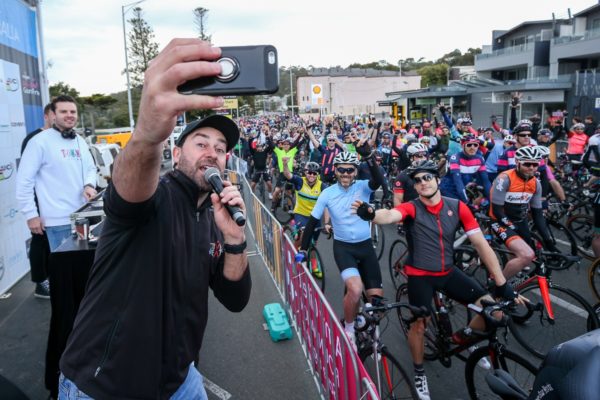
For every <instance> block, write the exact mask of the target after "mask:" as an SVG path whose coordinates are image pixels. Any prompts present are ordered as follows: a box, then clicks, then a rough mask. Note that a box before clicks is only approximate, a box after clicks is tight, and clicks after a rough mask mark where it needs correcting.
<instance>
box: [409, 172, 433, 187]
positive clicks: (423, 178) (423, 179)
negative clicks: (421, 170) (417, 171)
mask: <svg viewBox="0 0 600 400" xmlns="http://www.w3.org/2000/svg"><path fill="white" fill-rule="evenodd" d="M433 178H435V175H433V174H425V175H423V176H420V177H414V178H413V181H414V182H415V184H417V185H418V184H419V183H421V182H431V180H432V179H433Z"/></svg>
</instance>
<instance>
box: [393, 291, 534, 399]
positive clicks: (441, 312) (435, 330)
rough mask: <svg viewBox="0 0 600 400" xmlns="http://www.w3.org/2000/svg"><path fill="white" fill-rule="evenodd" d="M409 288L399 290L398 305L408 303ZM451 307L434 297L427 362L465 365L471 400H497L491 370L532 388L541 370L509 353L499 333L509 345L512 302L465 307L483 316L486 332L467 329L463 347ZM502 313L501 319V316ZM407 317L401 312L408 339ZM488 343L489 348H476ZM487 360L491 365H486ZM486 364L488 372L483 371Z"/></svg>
mask: <svg viewBox="0 0 600 400" xmlns="http://www.w3.org/2000/svg"><path fill="white" fill-rule="evenodd" d="M406 286H407V285H406V284H403V285H401V286H400V287H399V288H398V291H397V292H396V301H399V302H405V301H406V300H407V299H408V290H407V287H406ZM448 304H449V299H448V298H447V297H446V296H445V295H444V294H443V293H440V292H436V293H435V294H434V298H433V308H432V310H433V311H432V313H431V318H428V321H427V324H426V329H425V359H427V360H439V361H440V363H441V364H442V365H443V366H444V367H446V368H450V367H451V366H452V357H456V358H458V359H460V360H462V361H465V382H466V385H467V390H468V392H469V395H470V397H471V399H492V398H493V399H495V398H496V396H495V395H494V394H493V393H492V391H491V390H490V389H489V387H488V386H487V384H486V382H485V375H486V374H487V373H488V372H489V370H490V369H491V368H493V369H494V370H496V369H502V370H504V371H506V372H508V373H510V374H511V375H512V376H513V377H514V378H515V380H516V381H517V382H518V383H519V385H520V386H521V387H523V388H531V387H532V385H533V382H534V380H535V375H536V373H537V367H536V366H535V365H533V364H532V363H531V362H530V361H529V360H527V359H526V358H525V357H523V356H521V355H519V354H517V353H515V352H513V351H511V350H510V349H508V348H507V346H506V344H504V343H503V342H501V341H500V340H499V338H498V330H499V329H500V328H504V342H506V336H507V333H508V330H507V327H508V325H509V321H510V317H509V314H508V312H509V310H510V309H511V308H512V307H514V303H513V302H512V301H502V302H498V303H493V302H487V301H486V300H482V307H478V306H476V305H474V304H469V305H467V307H464V308H465V309H466V310H467V311H468V313H469V314H472V315H474V314H479V315H481V316H482V317H483V319H484V321H485V326H486V330H485V331H476V330H473V329H470V328H465V332H468V333H469V340H467V341H465V342H463V343H457V342H456V341H455V340H454V338H453V323H452V321H451V318H450V314H449V312H448V310H447V308H446V307H447V305H448ZM455 304H457V303H455ZM500 313H501V317H499V316H498V314H500ZM406 317H407V316H406V315H403V311H402V310H401V309H399V310H398V318H399V320H400V325H401V327H402V331H403V332H404V334H405V335H407V336H408V330H409V329H410V324H406V323H405V321H406V320H407V318H406ZM454 325H456V323H455V324H454ZM460 326H465V325H464V324H461V325H460ZM485 341H487V345H484V346H480V347H478V348H476V349H474V348H473V346H475V345H477V344H479V343H481V342H485ZM465 352H466V353H468V355H467V356H465V355H464V353H465ZM483 359H485V360H486V361H487V362H482V360H483ZM486 364H487V365H488V367H487V368H486V367H482V365H486Z"/></svg>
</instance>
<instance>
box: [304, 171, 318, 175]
mask: <svg viewBox="0 0 600 400" xmlns="http://www.w3.org/2000/svg"><path fill="white" fill-rule="evenodd" d="M304 175H317V173H316V172H315V171H306V172H304Z"/></svg>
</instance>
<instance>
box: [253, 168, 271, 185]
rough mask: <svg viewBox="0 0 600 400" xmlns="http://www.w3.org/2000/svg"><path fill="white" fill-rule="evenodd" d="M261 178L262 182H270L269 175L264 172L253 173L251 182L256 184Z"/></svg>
mask: <svg viewBox="0 0 600 400" xmlns="http://www.w3.org/2000/svg"><path fill="white" fill-rule="evenodd" d="M261 176H262V178H263V181H265V182H271V175H270V174H269V173H268V172H267V171H265V170H261V171H258V170H257V171H254V174H253V175H252V182H254V183H258V182H259V181H260V177H261Z"/></svg>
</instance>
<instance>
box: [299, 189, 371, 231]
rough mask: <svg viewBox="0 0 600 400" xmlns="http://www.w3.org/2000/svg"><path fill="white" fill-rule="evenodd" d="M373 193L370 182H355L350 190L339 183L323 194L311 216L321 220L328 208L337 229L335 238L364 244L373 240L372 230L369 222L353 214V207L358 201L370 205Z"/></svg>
mask: <svg viewBox="0 0 600 400" xmlns="http://www.w3.org/2000/svg"><path fill="white" fill-rule="evenodd" d="M371 193H373V189H371V188H370V187H369V181H355V182H354V183H353V184H352V185H350V187H348V189H344V187H343V186H342V185H340V184H339V183H337V184H335V185H333V186H330V187H328V188H327V189H325V190H323V191H322V192H321V195H320V196H319V198H318V199H317V204H315V207H314V208H313V210H312V212H311V213H310V214H311V216H312V217H314V218H316V219H321V216H322V215H323V211H324V210H325V207H327V210H329V215H330V216H331V222H332V224H333V226H334V228H335V229H334V232H333V236H334V238H335V239H336V240H341V241H342V242H347V243H358V242H362V241H363V240H367V239H370V238H371V228H370V226H369V223H368V222H367V221H363V220H362V219H360V218H359V217H358V215H356V214H352V213H351V206H352V203H354V202H355V201H356V200H362V201H364V202H365V203H368V202H369V196H370V195H371Z"/></svg>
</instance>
